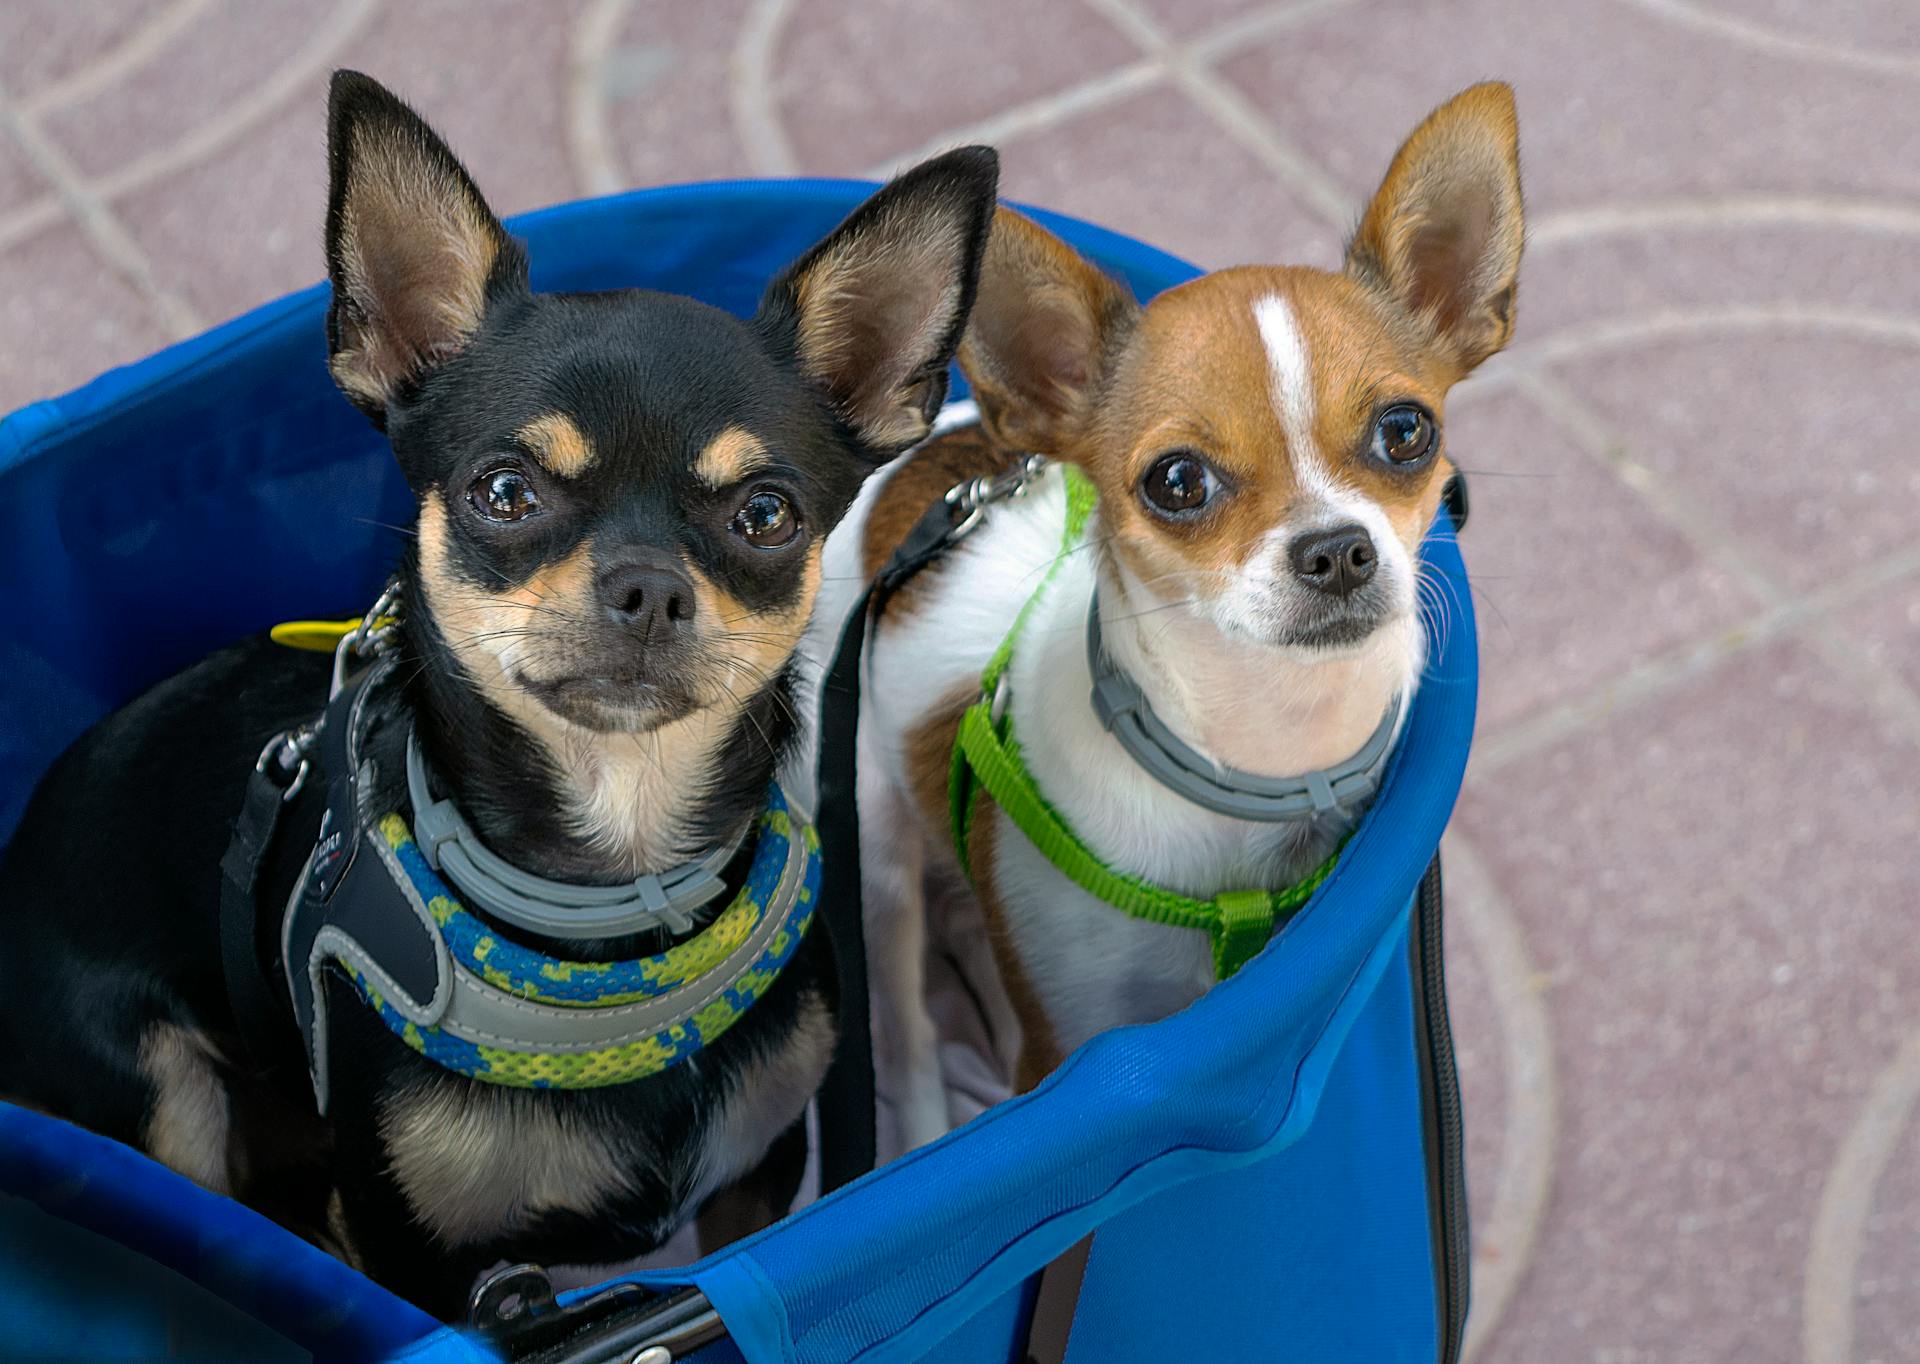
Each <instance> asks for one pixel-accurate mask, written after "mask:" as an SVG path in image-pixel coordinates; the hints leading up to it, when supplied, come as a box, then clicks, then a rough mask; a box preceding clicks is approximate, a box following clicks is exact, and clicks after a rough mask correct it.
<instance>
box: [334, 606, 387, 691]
mask: <svg viewBox="0 0 1920 1364" xmlns="http://www.w3.org/2000/svg"><path fill="white" fill-rule="evenodd" d="M399 605H400V580H399V579H398V578H389V579H387V585H386V586H385V587H383V588H382V589H381V590H380V595H379V596H378V597H376V598H375V599H374V603H373V605H372V606H370V607H368V608H367V613H366V615H364V616H362V617H360V623H359V624H358V625H356V626H354V627H353V629H351V630H349V631H347V633H346V634H344V635H342V636H340V642H339V643H338V644H336V645H334V647H333V682H332V683H331V685H330V686H329V687H328V689H327V699H328V700H329V701H331V700H332V699H333V698H334V697H336V696H338V695H339V694H340V689H341V688H342V687H344V686H346V685H347V673H348V671H349V669H350V668H351V667H352V665H353V664H354V663H357V662H362V661H364V660H366V659H371V658H378V657H379V656H380V655H381V654H383V653H385V652H386V651H387V650H388V649H389V648H391V647H392V644H393V635H394V632H395V631H396V630H398V629H399V628H400V624H399V621H398V619H397V618H396V616H395V609H396V608H397V607H398V606H399Z"/></svg>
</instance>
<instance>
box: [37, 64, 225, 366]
mask: <svg viewBox="0 0 1920 1364" xmlns="http://www.w3.org/2000/svg"><path fill="white" fill-rule="evenodd" d="M0 130H4V131H5V132H6V133H10V134H11V135H12V137H13V141H14V145H16V146H17V147H19V148H20V150H21V151H22V152H24V153H26V157H27V159H28V160H29V161H30V162H32V163H33V166H34V168H35V169H36V170H38V171H39V172H40V173H41V174H42V175H43V176H45V177H46V178H47V180H48V182H49V183H51V184H52V185H53V187H54V192H55V194H56V195H58V197H59V202H60V203H61V205H62V206H63V207H64V208H65V210H66V211H67V213H69V214H70V215H72V217H73V220H74V222H76V223H77V224H78V225H79V227H80V230H81V232H83V233H84V234H85V235H86V238H87V240H88V242H90V243H91V244H92V246H93V249H94V252H95V253H96V254H97V255H98V256H99V257H101V258H103V259H104V260H105V261H106V263H107V264H108V265H109V266H111V267H112V268H113V269H114V270H116V271H118V272H119V273H120V276H121V277H122V278H123V279H125V280H126V282H127V283H128V284H130V285H132V286H133V289H134V291H135V292H136V293H137V294H139V295H140V297H141V298H142V299H144V300H145V302H146V304H147V306H148V308H150V309H151V310H152V312H153V315H154V316H155V317H156V318H157V319H158V320H159V322H160V325H161V326H162V327H163V328H165V329H166V331H167V332H168V333H169V334H170V335H171V336H172V337H173V338H174V339H176V340H178V339H180V338H183V337H188V336H192V335H193V334H194V333H195V332H197V331H199V330H200V329H201V322H200V319H199V318H198V317H197V316H196V315H195V314H194V311H193V308H192V307H191V306H190V305H189V304H188V303H187V301H186V300H185V299H183V298H181V297H180V296H179V295H178V294H176V293H174V292H173V291H172V290H171V289H167V288H164V287H162V285H161V284H160V281H159V280H158V278H156V277H155V275H154V273H153V262H152V261H151V260H149V259H148V258H147V253H146V252H145V251H144V250H142V249H141V246H140V243H139V242H137V241H135V240H134V237H133V234H132V233H131V232H129V231H127V228H126V224H124V223H122V222H121V221H120V219H119V217H118V216H117V215H115V213H114V212H113V210H112V209H110V208H108V207H107V205H106V204H105V203H104V202H103V201H102V200H101V199H100V197H99V196H98V195H97V194H95V193H93V191H92V189H91V188H90V187H89V186H88V185H87V183H86V181H85V180H84V179H83V178H82V177H81V175H80V172H79V169H78V168H77V167H76V166H75V165H74V164H73V162H71V161H70V160H68V159H67V154H66V153H65V152H64V151H62V150H61V149H60V148H59V147H57V146H55V145H54V142H53V139H52V138H50V137H48V136H47V135H46V132H45V131H44V130H43V129H42V128H41V127H40V125H39V124H38V123H36V122H34V121H33V120H32V119H30V118H28V117H26V116H25V115H24V114H22V113H21V112H20V111H19V109H18V107H17V106H15V105H14V104H13V103H12V102H11V101H9V100H8V99H7V97H6V91H5V90H4V89H0Z"/></svg>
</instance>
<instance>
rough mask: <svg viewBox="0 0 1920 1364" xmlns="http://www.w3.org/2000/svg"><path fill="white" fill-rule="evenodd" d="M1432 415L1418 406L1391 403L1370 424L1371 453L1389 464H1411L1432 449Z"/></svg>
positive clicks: (1424, 456) (1425, 455) (1422, 457)
mask: <svg viewBox="0 0 1920 1364" xmlns="http://www.w3.org/2000/svg"><path fill="white" fill-rule="evenodd" d="M1433 437H1434V430H1433V419H1432V418H1431V417H1429V416H1428V415H1427V414H1426V413H1425V412H1422V411H1421V410H1420V409H1419V408H1417V407H1412V406H1406V405H1402V406H1400V407H1390V408H1388V409H1387V410H1386V411H1385V412H1382V413H1381V414H1380V421H1379V422H1378V424H1376V425H1375V427H1374V428H1373V453H1374V456H1375V457H1376V458H1378V459H1384V460H1386V461H1387V463H1389V464H1414V463H1417V462H1418V461H1420V460H1422V459H1425V458H1426V457H1427V452H1428V451H1430V450H1432V449H1433Z"/></svg>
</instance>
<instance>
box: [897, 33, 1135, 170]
mask: <svg viewBox="0 0 1920 1364" xmlns="http://www.w3.org/2000/svg"><path fill="white" fill-rule="evenodd" d="M1165 76H1166V69H1165V68H1164V67H1163V66H1162V65H1161V64H1160V63H1159V62H1157V61H1154V60H1152V59H1150V58H1142V59H1141V60H1139V61H1136V62H1129V63H1128V64H1127V65H1126V66H1121V67H1115V68H1114V69H1113V70H1111V71H1108V72H1106V73H1105V74H1103V75H1099V76H1095V77H1093V78H1092V79H1091V80H1085V81H1082V82H1080V84H1078V85H1074V86H1070V87H1068V88H1067V89H1065V90H1058V91H1055V92H1054V93H1052V94H1050V95H1041V96H1040V97H1038V98H1037V99H1030V100H1027V101H1025V102H1024V103H1021V104H1016V105H1013V106H1011V107H1010V108H1007V109H1004V110H1002V111H1001V112H1000V113H997V114H993V115H990V116H989V117H987V118H983V119H980V120H978V121H976V122H973V123H968V124H964V125H962V126H961V127H958V128H949V129H947V130H946V131H945V132H943V133H941V134H940V135H939V136H937V137H935V138H933V139H932V140H931V141H928V142H925V143H922V144H921V145H920V146H918V147H915V148H914V149H913V150H911V151H906V152H900V153H898V154H897V155H893V156H889V157H888V158H887V159H886V160H885V161H883V162H881V163H879V164H878V165H874V166H869V167H868V168H867V169H866V170H865V171H864V172H862V174H864V175H865V176H866V178H867V179H869V180H884V179H886V178H887V176H889V175H891V174H892V173H893V172H894V171H895V170H896V169H899V168H901V167H905V166H911V165H914V164H916V163H918V162H921V161H924V160H926V159H927V158H928V157H929V156H934V155H937V154H938V153H940V152H942V151H945V150H946V149H947V148H948V147H964V146H968V145H970V144H972V143H976V142H985V143H988V144H997V143H1001V142H1008V141H1011V140H1012V139H1014V138H1016V137H1019V136H1021V135H1023V134H1026V133H1037V132H1044V131H1046V130H1047V129H1048V128H1052V127H1054V126H1056V125H1058V124H1061V123H1065V122H1066V121H1067V120H1068V119H1070V118H1073V117H1075V116H1076V115H1079V114H1084V113H1090V112H1092V111H1093V110H1095V109H1102V108H1105V107H1106V106H1107V105H1109V104H1118V103H1119V102H1120V101H1121V100H1123V99H1125V98H1126V97H1127V96H1129V95H1132V94H1135V93H1137V92H1139V91H1141V90H1147V89H1150V88H1152V87H1153V86H1155V85H1158V84H1159V83H1160V81H1161V80H1162V79H1163V78H1164V77H1165Z"/></svg>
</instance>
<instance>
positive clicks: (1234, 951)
mask: <svg viewBox="0 0 1920 1364" xmlns="http://www.w3.org/2000/svg"><path fill="white" fill-rule="evenodd" d="M1060 467H1061V472H1062V475H1063V477H1064V478H1065V479H1066V493H1067V518H1066V528H1065V532H1064V534H1063V535H1062V537H1061V542H1060V553H1059V554H1058V555H1057V556H1055V558H1054V560H1053V562H1052V563H1051V564H1050V565H1049V566H1048V568H1047V571H1046V574H1045V576H1044V577H1042V578H1041V580H1040V585H1039V587H1038V588H1036V589H1035V591H1034V593H1033V595H1032V596H1030V597H1028V598H1027V600H1026V603H1025V604H1024V605H1023V606H1022V607H1021V608H1020V611H1019V614H1018V615H1016V616H1015V617H1014V621H1013V628H1012V629H1010V630H1009V631H1008V632H1007V636H1006V638H1005V639H1003V640H1002V641H1001V642H1000V647H999V648H998V649H996V650H995V651H994V653H993V657H992V658H991V659H990V660H988V663H987V667H986V671H985V672H984V673H982V674H981V677H980V699H979V700H978V701H976V702H974V704H973V705H971V706H969V707H968V708H967V710H966V713H965V714H964V715H963V716H962V717H961V719H960V730H959V734H958V736H957V738H956V741H955V743H954V748H953V761H952V765H951V767H950V769H949V776H948V782H947V802H948V813H949V816H950V818H951V820H952V825H953V842H954V848H955V849H956V850H957V852H958V853H959V856H960V865H961V867H962V868H963V869H964V870H966V872H967V874H968V875H969V876H971V875H972V874H973V864H972V861H971V859H970V857H969V852H968V834H969V832H970V826H971V823H972V819H973V806H974V793H975V786H976V783H977V784H978V786H979V788H980V789H982V790H984V791H985V792H986V793H987V795H989V796H991V797H992V798H993V801H994V803H995V804H997V805H998V806H999V807H1000V808H1001V809H1002V810H1004V811H1005V812H1006V814H1007V817H1008V818H1009V819H1011V820H1012V821H1013V823H1014V826H1015V827H1016V828H1018V829H1019V830H1020V832H1021V833H1022V834H1024V835H1025V836H1026V838H1027V841H1028V842H1030V843H1032V844H1033V846H1034V847H1035V849H1037V850H1038V851H1039V853H1040V854H1041V856H1043V857H1045V858H1046V859H1047V861H1049V862H1051V863H1052V864H1053V865H1054V867H1055V868H1057V869H1058V870H1059V871H1060V872H1061V874H1062V875H1064V876H1066V878H1067V879H1068V880H1070V881H1072V882H1073V883H1074V884H1075V885H1077V886H1079V887H1080V888H1081V889H1082V890H1084V891H1086V892H1087V893H1088V894H1089V895H1092V896H1094V897H1095V898H1096V899H1099V900H1102V901H1105V902H1106V903H1107V904H1109V905H1111V906H1113V907H1114V908H1115V909H1117V910H1119V911H1121V912H1122V913H1123V914H1128V915H1131V916H1132V917H1134V918H1136V919H1146V920H1149V921H1151V922H1153V923H1161V924H1171V925H1173V926H1174V927H1177V928H1192V929H1198V930H1200V931H1202V932H1204V933H1206V934H1207V936H1208V937H1209V938H1210V939H1211V940H1212V943H1213V970H1214V976H1215V978H1216V979H1219V980H1224V979H1226V978H1227V977H1228V976H1230V975H1232V974H1233V973H1234V972H1235V971H1237V970H1239V969H1240V967H1241V966H1243V965H1245V964H1246V962H1247V961H1248V960H1249V959H1251V958H1252V957H1253V955H1254V954H1255V953H1257V952H1258V951H1259V950H1260V949H1261V948H1262V947H1264V946H1265V945H1266V943H1267V940H1268V939H1269V938H1270V937H1272V936H1273V931H1274V927H1275V925H1276V924H1279V923H1281V922H1284V920H1285V919H1286V918H1288V917H1289V916H1291V915H1292V914H1293V912H1294V911H1296V910H1298V909H1299V908H1300V906H1302V905H1304V904H1305V903H1306V902H1307V901H1308V900H1309V899H1310V898H1311V897H1312V895H1313V892H1314V891H1315V890H1317V889H1318V888H1319V886H1320V883H1321V882H1322V881H1324V880H1326V878H1327V875H1328V873H1330V872H1331V871H1332V870H1333V866H1334V863H1335V862H1336V861H1338V860H1339V856H1340V854H1339V852H1338V850H1336V851H1335V852H1334V853H1333V854H1332V855H1331V856H1329V857H1328V858H1327V860H1326V861H1324V862H1322V863H1321V864H1320V865H1319V866H1318V867H1316V868H1314V870H1313V871H1312V872H1310V873H1309V874H1308V875H1307V876H1306V877H1305V878H1304V879H1303V880H1301V881H1299V882H1297V883H1295V884H1294V885H1291V886H1288V887H1287V888H1285V889H1284V890H1227V891H1222V892H1220V893H1219V894H1218V895H1215V896H1213V897H1212V898H1211V899H1206V900H1201V899H1196V898H1194V897H1192V896H1188V895H1181V894H1179V893H1178V892H1176V891H1171V890H1167V889H1165V888H1164V887H1161V886H1156V885H1153V884H1151V883H1149V882H1146V881H1143V880H1141V879H1140V878H1139V877H1136V876H1130V875H1128V874H1127V873H1125V872H1118V871H1114V870H1113V869H1112V868H1110V867H1108V866H1107V865H1106V864H1105V863H1104V862H1102V861H1101V860H1100V859H1099V858H1098V857H1097V856H1095V855H1094V853H1093V851H1092V850H1091V849H1090V848H1088V847H1087V845H1086V844H1085V843H1084V842H1082V841H1081V839H1080V837H1079V835H1078V834H1076V833H1075V832H1074V831H1073V829H1072V828H1071V827H1070V826H1069V825H1068V824H1067V822H1066V820H1065V819H1063V818H1062V817H1061V816H1060V813H1059V812H1058V811H1057V810H1055V809H1054V808H1053V806H1052V805H1051V804H1050V803H1049V802H1048V801H1047V798H1046V796H1045V795H1044V794H1043V793H1042V792H1041V790H1040V788H1039V786H1038V785H1037V784H1036V783H1035V781H1034V779H1033V774H1032V773H1030V772H1029V771H1028V770H1027V766H1026V761H1025V759H1024V758H1023V756H1022V755H1021V751H1020V743H1019V740H1018V739H1017V738H1016V737H1015V734H1014V729H1013V717H1012V715H1011V714H1010V713H1009V707H1008V705H1007V699H1008V690H1007V669H1008V668H1009V666H1011V664H1012V662H1013V651H1014V648H1015V646H1016V645H1017V644H1018V642H1019V639H1020V634H1021V632H1022V631H1023V630H1024V629H1025V628H1026V624H1027V621H1028V620H1029V619H1030V618H1031V617H1032V615H1033V612H1034V609H1035V607H1036V606H1037V604H1038V603H1039V601H1040V599H1041V598H1042V597H1043V596H1045V595H1046V592H1047V589H1048V587H1049V586H1051V585H1052V583H1053V580H1054V578H1055V576H1057V574H1058V573H1059V570H1060V565H1061V564H1062V563H1064V562H1065V561H1066V557H1067V555H1068V554H1070V553H1072V552H1073V551H1074V550H1075V549H1077V548H1079V546H1080V540H1081V537H1082V535H1083V534H1084V533H1085V531H1086V525H1087V519H1088V517H1089V516H1091V515H1092V513H1093V508H1094V504H1095V501H1096V496H1095V492H1094V488H1093V484H1092V483H1091V482H1089V481H1088V479H1087V477H1086V475H1085V474H1083V473H1081V472H1080V470H1079V469H1077V468H1076V467H1074V466H1073V465H1070V464H1067V465H1062V466H1060ZM1100 677H1101V673H1100V672H1099V671H1098V670H1096V673H1095V679H1096V683H1098V681H1099V680H1100ZM1390 718H1391V717H1390ZM1375 746H1376V745H1375V743H1374V741H1373V740H1369V744H1368V749H1369V750H1370V751H1369V759H1370V761H1369V763H1368V766H1369V767H1373V768H1374V769H1375V771H1377V765H1378V764H1383V763H1384V758H1385V746H1384V744H1383V745H1380V746H1379V747H1380V749H1381V751H1380V752H1379V754H1378V755H1374V754H1373V753H1372V752H1371V750H1372V749H1373V748H1374V747H1375ZM1155 775H1158V774H1157V773H1156V774H1155ZM1316 775H1318V774H1316ZM1163 780H1164V778H1163ZM1300 780H1301V782H1302V784H1303V785H1305V784H1306V779H1305V778H1302V779H1300ZM1169 784H1171V783H1169ZM1176 789H1177V788H1176ZM1183 794H1185V793H1184V792H1183ZM1308 812H1309V813H1312V807H1311V805H1309V808H1308Z"/></svg>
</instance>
